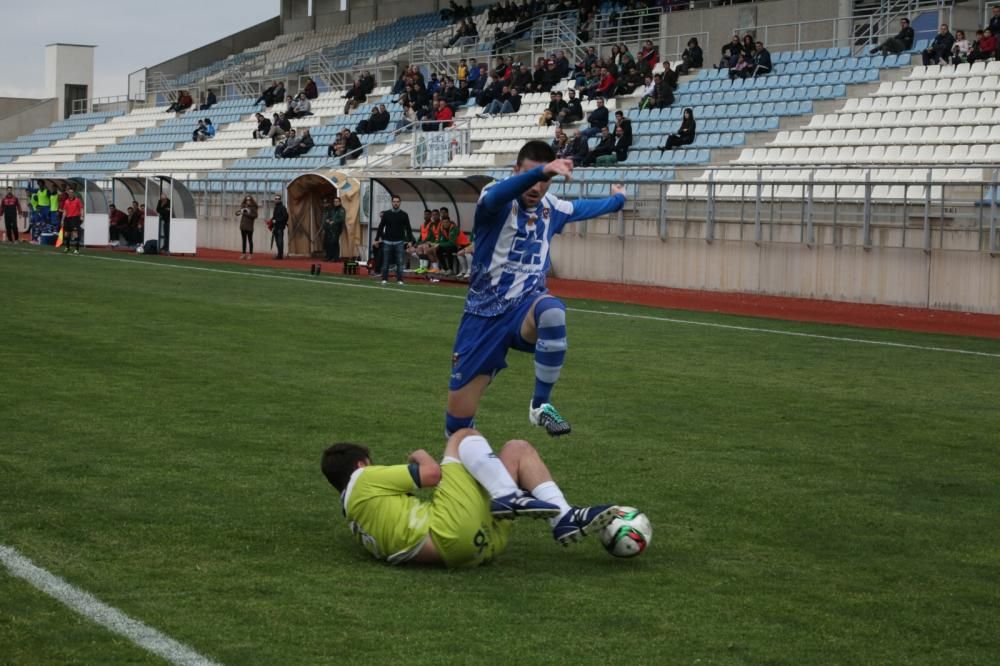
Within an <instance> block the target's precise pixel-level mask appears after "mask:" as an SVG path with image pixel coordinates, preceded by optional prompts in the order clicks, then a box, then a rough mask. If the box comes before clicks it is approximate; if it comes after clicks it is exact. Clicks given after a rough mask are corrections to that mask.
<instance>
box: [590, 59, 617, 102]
mask: <svg viewBox="0 0 1000 666" xmlns="http://www.w3.org/2000/svg"><path fill="white" fill-rule="evenodd" d="M617 84H618V81H617V80H616V79H615V77H614V76H612V75H611V72H610V71H609V70H608V68H607V67H605V68H604V69H602V70H601V80H600V81H599V82H598V83H597V85H595V86H592V87H590V88H588V89H587V90H586V92H585V93H584V94H585V95H586V96H587V98H588V99H594V98H596V97H604V98H608V97H614V96H615V87H616V86H617Z"/></svg>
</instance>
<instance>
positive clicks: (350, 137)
mask: <svg viewBox="0 0 1000 666" xmlns="http://www.w3.org/2000/svg"><path fill="white" fill-rule="evenodd" d="M340 133H341V136H342V137H343V140H344V154H343V155H342V156H341V158H340V164H341V166H343V165H345V164H347V160H348V159H354V158H356V157H358V156H360V155H361V151H362V147H361V139H359V138H358V135H357V134H355V133H354V132H352V131H351V130H349V129H347V128H346V127H345V128H344V129H343V130H341V132H340Z"/></svg>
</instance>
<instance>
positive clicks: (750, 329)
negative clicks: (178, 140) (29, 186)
mask: <svg viewBox="0 0 1000 666" xmlns="http://www.w3.org/2000/svg"><path fill="white" fill-rule="evenodd" d="M24 254H33V255H35V256H52V257H56V256H60V255H57V254H53V253H36V252H24ZM72 257H73V258H74V259H82V258H86V259H99V260H101V261H121V262H128V263H131V264H136V265H139V266H152V267H155V268H177V269H181V270H188V271H203V272H206V273H221V274H223V275H240V276H243V277H254V278H268V279H271V280H289V281H292V282H304V283H306V284H313V285H326V286H330V287H349V288H352V289H374V290H376V291H381V292H391V293H393V294H404V293H409V294H411V295H415V296H429V297H431V298H451V299H456V300H462V301H464V300H465V296H464V295H463V296H456V295H454V294H439V293H435V292H431V291H414V290H410V289H406V288H405V287H404V288H402V289H401V288H399V287H398V286H397V285H393V286H392V287H383V286H380V285H371V284H358V283H357V282H356V281H355V280H352V279H350V278H328V277H326V276H322V279H316V278H304V277H295V276H292V275H278V274H268V273H263V272H253V273H247V272H245V271H231V270H226V269H224V268H207V267H204V266H187V265H184V264H165V263H159V262H150V261H135V260H132V259H124V258H119V257H99V256H96V255H92V254H81V255H72ZM566 310H567V311H568V312H580V313H583V314H593V315H600V316H604V317H622V318H625V319H642V320H645V321H662V322H665V323H668V324H682V325H685V326H702V327H705V328H717V329H722V330H727V331H742V332H744V333H763V334H766V335H787V336H790V337H793V338H809V339H812V340H826V341H830V342H849V343H853V344H861V345H875V346H877V347H892V348H896V349H911V350H916V351H929V352H940V353H945V354H964V355H966V356H984V357H986V358H1000V353H993V352H982V351H974V350H971V349H956V348H954V347H933V346H929V345H913V344H906V343H903V342H889V341H887V340H865V339H863V338H850V337H842V336H837V335H823V334H821V333H803V332H800V331H783V330H780V329H775V328H760V327H755V326H739V325H737V324H719V323H716V322H708V321H695V320H692V319H676V318H674V317H655V316H653V315H640V314H631V313H628V312H610V311H605V310H587V309H585V308H566ZM732 316H739V315H732ZM914 332H918V333H919V331H914Z"/></svg>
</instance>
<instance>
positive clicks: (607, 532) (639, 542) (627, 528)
mask: <svg viewBox="0 0 1000 666" xmlns="http://www.w3.org/2000/svg"><path fill="white" fill-rule="evenodd" d="M600 537H601V543H603V544H604V549H605V550H607V551H608V552H609V553H611V554H612V555H614V556H615V557H635V556H636V555H639V554H640V553H642V551H644V550H646V547H647V546H649V544H650V542H652V540H653V526H652V524H650V522H649V518H647V517H646V514H644V513H643V512H642V511H639V509H636V508H635V507H632V506H620V507H618V509H617V510H616V511H615V518H614V520H612V521H611V522H610V523H609V524H608V526H607V527H605V528H604V529H603V530H602V531H601V535H600Z"/></svg>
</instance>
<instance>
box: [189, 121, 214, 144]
mask: <svg viewBox="0 0 1000 666" xmlns="http://www.w3.org/2000/svg"><path fill="white" fill-rule="evenodd" d="M214 136H215V125H213V124H212V119H211V118H205V119H204V120H199V121H198V127H197V128H196V129H195V131H194V134H193V135H192V137H191V138H192V139H193V140H194V141H208V140H209V139H211V138H212V137H214Z"/></svg>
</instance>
